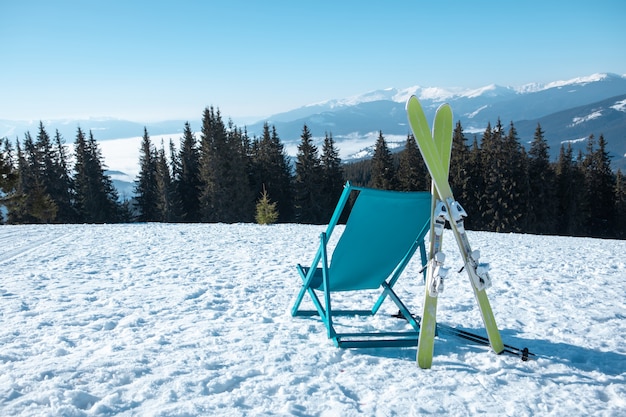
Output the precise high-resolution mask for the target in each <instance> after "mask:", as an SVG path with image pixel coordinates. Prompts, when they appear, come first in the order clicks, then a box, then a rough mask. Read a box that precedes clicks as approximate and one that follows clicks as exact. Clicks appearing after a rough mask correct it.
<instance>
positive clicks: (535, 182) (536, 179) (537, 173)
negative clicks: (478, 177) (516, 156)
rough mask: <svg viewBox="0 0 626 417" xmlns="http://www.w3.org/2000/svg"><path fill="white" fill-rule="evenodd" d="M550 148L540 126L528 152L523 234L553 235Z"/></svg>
mask: <svg viewBox="0 0 626 417" xmlns="http://www.w3.org/2000/svg"><path fill="white" fill-rule="evenodd" d="M549 151H550V147H549V146H548V142H547V141H546V139H545V138H544V132H543V130H541V125H539V124H538V125H537V129H536V130H535V136H534V138H533V141H532V143H531V145H530V151H529V152H528V175H527V178H528V187H529V195H528V214H527V222H526V225H527V227H526V230H525V231H527V232H529V233H536V234H552V233H555V232H556V192H555V189H556V176H555V173H554V169H553V168H552V166H551V165H550V153H549Z"/></svg>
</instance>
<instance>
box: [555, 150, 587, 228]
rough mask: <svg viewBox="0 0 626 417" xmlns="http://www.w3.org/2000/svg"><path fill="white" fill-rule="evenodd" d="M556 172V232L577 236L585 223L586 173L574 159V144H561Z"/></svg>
mask: <svg viewBox="0 0 626 417" xmlns="http://www.w3.org/2000/svg"><path fill="white" fill-rule="evenodd" d="M555 174H556V204H557V207H556V220H557V221H556V232H557V234H559V235H564V236H576V235H579V234H580V233H581V231H582V229H581V225H582V224H583V223H584V212H585V210H584V209H583V203H584V201H586V196H585V193H586V190H585V185H584V175H583V174H582V171H581V169H580V167H579V165H578V164H577V163H576V162H575V161H574V158H573V150H572V145H571V144H570V143H568V144H567V147H565V146H564V145H561V149H560V152H559V158H558V160H557V163H556V166H555Z"/></svg>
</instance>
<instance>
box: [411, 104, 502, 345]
mask: <svg viewBox="0 0 626 417" xmlns="http://www.w3.org/2000/svg"><path fill="white" fill-rule="evenodd" d="M406 111H407V116H408V119H409V124H410V125H411V129H412V130H413V134H414V136H415V140H416V141H417V145H418V147H419V149H420V152H421V153H422V157H423V158H424V162H425V163H426V166H427V167H428V171H429V172H430V175H431V177H432V179H433V183H434V185H435V190H436V191H437V193H439V198H440V199H441V201H442V203H443V207H445V210H446V212H447V216H448V220H449V222H450V225H451V228H452V232H453V234H454V238H455V240H456V242H457V245H458V247H459V250H460V252H461V256H462V258H463V263H464V269H465V270H466V271H467V273H468V275H469V278H470V283H471V285H472V289H473V291H474V297H475V298H476V302H477V303H478V307H479V309H480V313H481V316H482V320H483V323H484V325H485V329H486V331H487V337H488V338H489V343H490V344H491V348H492V349H493V351H494V352H496V353H501V352H502V351H503V350H504V345H503V343H502V338H501V337H500V331H499V330H498V326H497V324H496V320H495V318H494V316H493V311H492V310H491V305H490V304H489V299H488V298H487V293H486V291H485V290H486V289H487V288H488V287H489V286H490V285H491V279H490V278H489V274H488V265H487V264H483V263H479V257H480V252H479V251H472V248H471V246H470V244H469V240H468V238H467V234H466V233H465V227H464V223H463V218H464V217H465V216H467V213H465V210H464V209H463V207H461V205H460V204H459V203H458V202H457V201H455V199H454V195H453V194H452V189H451V188H450V184H449V183H448V167H447V165H448V164H449V162H448V161H444V160H442V158H441V156H440V155H441V154H440V152H439V147H438V146H437V145H436V144H435V141H434V140H433V138H432V136H431V134H430V132H429V129H428V122H427V121H426V116H425V115H424V110H423V109H422V106H421V104H420V102H419V100H418V99H417V97H415V96H412V97H411V98H409V100H408V101H407V104H406ZM420 333H421V330H420ZM418 350H419V348H418Z"/></svg>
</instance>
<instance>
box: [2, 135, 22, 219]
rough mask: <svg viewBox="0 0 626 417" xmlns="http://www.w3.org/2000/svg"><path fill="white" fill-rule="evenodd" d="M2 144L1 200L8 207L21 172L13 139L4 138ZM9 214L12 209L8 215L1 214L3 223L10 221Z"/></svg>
mask: <svg viewBox="0 0 626 417" xmlns="http://www.w3.org/2000/svg"><path fill="white" fill-rule="evenodd" d="M2 146H3V148H2V151H1V152H0V196H1V197H0V202H1V203H2V204H4V205H5V206H7V208H8V206H9V205H10V201H11V199H12V198H13V197H14V195H15V192H16V186H17V182H18V179H19V173H18V170H17V166H16V162H15V155H14V151H13V146H12V144H11V141H10V140H9V139H8V138H3V139H2ZM8 215H10V211H9V213H7V215H4V214H1V215H0V217H1V220H2V221H1V222H2V223H4V222H5V221H9V217H8Z"/></svg>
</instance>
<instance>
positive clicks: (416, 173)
mask: <svg viewBox="0 0 626 417" xmlns="http://www.w3.org/2000/svg"><path fill="white" fill-rule="evenodd" d="M396 176H397V179H398V189H399V190H400V191H427V190H428V189H429V185H430V175H429V174H428V170H427V169H426V164H425V163H424V160H423V159H422V155H421V154H420V151H419V149H418V147H417V142H416V141H415V136H413V135H412V134H408V135H407V137H406V142H405V144H404V150H403V151H402V152H400V158H399V164H398V172H397V173H396Z"/></svg>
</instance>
